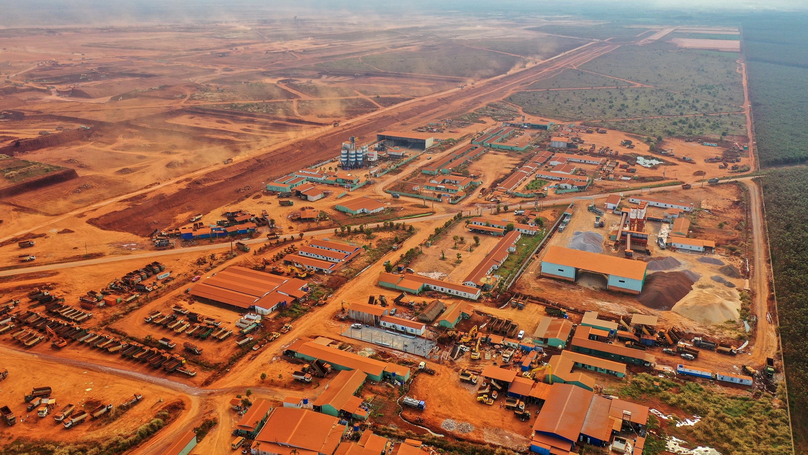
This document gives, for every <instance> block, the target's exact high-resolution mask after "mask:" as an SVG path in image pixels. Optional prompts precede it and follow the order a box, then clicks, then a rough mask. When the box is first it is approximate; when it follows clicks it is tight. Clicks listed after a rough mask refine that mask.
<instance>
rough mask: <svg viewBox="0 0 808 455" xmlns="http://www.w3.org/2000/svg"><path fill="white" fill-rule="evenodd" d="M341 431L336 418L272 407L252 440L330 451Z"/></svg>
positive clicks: (265, 443) (339, 437) (338, 438)
mask: <svg viewBox="0 0 808 455" xmlns="http://www.w3.org/2000/svg"><path fill="white" fill-rule="evenodd" d="M344 430H345V425H341V424H340V423H339V419H338V418H336V417H332V416H329V415H325V414H320V413H318V412H314V411H309V410H308V409H299V408H276V409H275V410H274V411H273V412H272V414H271V415H270V416H269V419H268V420H267V423H266V425H264V428H263V429H262V430H261V432H260V433H258V436H256V438H255V440H256V442H260V443H261V444H262V446H263V445H268V444H273V443H275V444H284V445H287V446H292V447H296V448H299V450H298V451H300V449H302V450H311V451H313V452H315V453H316V452H321V453H334V451H335V450H336V448H337V446H338V445H339V442H340V439H341V438H342V434H343V432H344Z"/></svg>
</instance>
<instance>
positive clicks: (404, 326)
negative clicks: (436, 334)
mask: <svg viewBox="0 0 808 455" xmlns="http://www.w3.org/2000/svg"><path fill="white" fill-rule="evenodd" d="M380 324H381V326H382V327H384V328H386V329H391V330H395V331H396V332H404V333H406V334H408V335H417V336H422V335H423V334H424V333H426V324H424V323H423V322H418V321H412V320H410V319H403V318H397V317H395V316H382V317H381V318H380Z"/></svg>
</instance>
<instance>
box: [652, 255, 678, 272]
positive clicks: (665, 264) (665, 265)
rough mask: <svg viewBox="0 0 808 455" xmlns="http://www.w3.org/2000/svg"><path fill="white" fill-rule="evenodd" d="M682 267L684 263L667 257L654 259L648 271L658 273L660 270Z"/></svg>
mask: <svg viewBox="0 0 808 455" xmlns="http://www.w3.org/2000/svg"><path fill="white" fill-rule="evenodd" d="M681 265H682V263H681V262H679V261H677V260H676V258H674V257H671V256H667V257H661V258H654V259H651V260H650V261H648V270H651V271H653V272H657V271H660V270H672V269H675V268H677V267H679V266H681Z"/></svg>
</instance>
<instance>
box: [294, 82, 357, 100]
mask: <svg viewBox="0 0 808 455" xmlns="http://www.w3.org/2000/svg"><path fill="white" fill-rule="evenodd" d="M288 86H289V87H291V88H293V89H295V90H297V91H299V92H302V93H305V94H306V95H309V96H313V97H315V98H337V97H345V96H356V92H355V91H354V90H352V89H350V88H346V87H334V86H331V85H327V84H319V83H311V84H309V83H303V82H292V83H289V84H288Z"/></svg>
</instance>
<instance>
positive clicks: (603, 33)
mask: <svg viewBox="0 0 808 455" xmlns="http://www.w3.org/2000/svg"><path fill="white" fill-rule="evenodd" d="M527 30H531V31H534V32H542V33H551V34H553V35H564V36H574V37H577V38H584V39H601V40H602V39H607V38H619V39H631V38H634V37H635V36H637V35H639V34H640V33H642V32H644V31H646V30H647V29H646V28H641V27H638V28H634V27H624V26H621V25H612V24H598V25H562V24H550V25H542V26H540V27H531V28H528V29H527Z"/></svg>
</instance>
